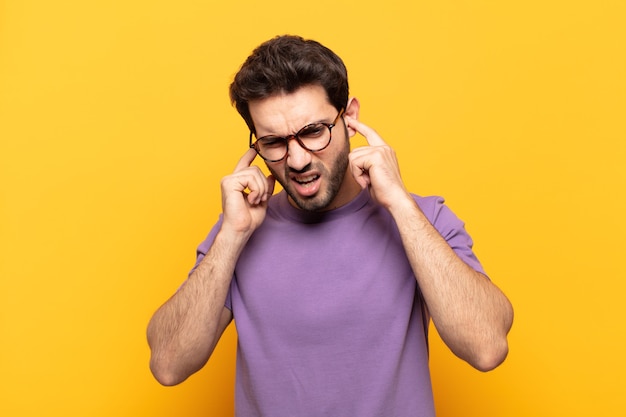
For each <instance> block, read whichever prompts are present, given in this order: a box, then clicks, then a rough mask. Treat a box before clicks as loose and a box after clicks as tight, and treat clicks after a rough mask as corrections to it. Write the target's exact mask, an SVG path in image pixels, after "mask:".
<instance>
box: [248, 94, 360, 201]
mask: <svg viewBox="0 0 626 417" xmlns="http://www.w3.org/2000/svg"><path fill="white" fill-rule="evenodd" d="M249 109H250V114H251V116H252V120H253V122H254V126H255V129H256V136H257V137H263V136H267V135H276V136H289V135H292V134H294V133H296V132H298V131H299V130H300V129H301V128H302V127H304V126H306V125H308V124H311V123H318V122H323V123H332V122H333V120H335V118H336V117H337V109H335V107H333V106H332V105H331V104H330V102H329V101H328V98H327V97H326V92H325V91H324V89H323V88H322V87H321V86H317V85H312V86H305V87H302V88H300V89H299V90H297V91H295V92H294V93H291V94H279V95H275V96H272V97H269V98H266V99H263V100H258V101H253V102H250V103H249ZM288 151H289V152H288V154H287V156H286V157H285V158H284V159H282V160H280V161H278V162H266V164H267V167H268V169H269V170H270V172H271V173H272V175H273V176H274V178H276V180H277V181H278V182H279V183H280V184H281V185H282V187H283V188H284V189H285V191H286V192H287V194H288V195H289V199H290V202H291V203H292V204H293V205H295V206H297V207H299V208H301V209H303V210H308V211H323V210H329V209H333V208H336V207H339V206H342V205H344V204H346V203H347V202H349V201H350V200H351V199H352V198H354V196H356V194H357V193H358V192H359V187H358V185H357V184H356V182H355V181H354V179H353V178H352V175H351V174H350V173H349V172H348V170H347V167H348V154H349V153H350V142H349V139H348V135H347V130H346V127H345V124H344V122H343V119H341V118H340V119H339V120H338V121H337V125H336V126H335V127H334V128H333V129H332V140H331V141H330V144H329V145H328V147H327V148H325V149H323V150H321V151H318V152H311V151H308V150H306V149H304V148H302V147H301V146H300V144H298V142H297V141H296V140H295V139H292V140H290V141H289V142H288Z"/></svg>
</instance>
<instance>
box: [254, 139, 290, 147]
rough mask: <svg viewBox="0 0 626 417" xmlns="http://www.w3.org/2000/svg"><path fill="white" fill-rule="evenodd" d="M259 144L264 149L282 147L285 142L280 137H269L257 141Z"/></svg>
mask: <svg viewBox="0 0 626 417" xmlns="http://www.w3.org/2000/svg"><path fill="white" fill-rule="evenodd" d="M259 143H260V144H261V146H263V147H265V148H277V147H280V146H283V144H284V143H285V140H284V139H283V138H280V137H275V138H274V137H269V138H261V139H259Z"/></svg>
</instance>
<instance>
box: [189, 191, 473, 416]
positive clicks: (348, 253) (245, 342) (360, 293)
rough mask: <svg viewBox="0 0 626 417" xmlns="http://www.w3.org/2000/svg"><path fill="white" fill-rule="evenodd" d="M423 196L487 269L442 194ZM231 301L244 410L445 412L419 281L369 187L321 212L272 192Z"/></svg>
mask: <svg viewBox="0 0 626 417" xmlns="http://www.w3.org/2000/svg"><path fill="white" fill-rule="evenodd" d="M414 198H415V200H416V201H417V203H418V205H419V206H420V208H421V209H422V211H423V212H424V213H425V215H426V216H427V217H428V219H429V220H430V222H431V223H432V224H433V225H434V226H435V228H436V229H437V230H438V231H439V233H440V234H441V235H442V236H443V237H444V238H445V239H446V240H447V242H448V243H449V244H450V246H451V247H452V248H453V249H454V251H455V252H456V253H457V255H458V256H459V257H460V258H461V259H463V260H464V261H465V262H466V263H467V264H469V265H470V266H471V267H473V268H474V269H476V270H478V271H480V272H482V273H484V271H483V269H482V267H481V265H480V263H479V262H478V260H477V259H476V257H475V256H474V254H473V252H472V240H471V238H470V237H469V235H468V234H467V233H466V232H465V229H464V225H463V222H462V221H460V220H459V219H458V218H457V217H456V216H455V215H454V214H453V213H452V212H451V211H450V210H449V209H448V208H447V207H446V206H445V205H444V204H443V199H442V198H440V197H425V198H423V197H417V196H414ZM220 223H221V218H220V221H219V222H218V224H217V225H216V226H215V227H214V228H213V230H212V231H211V233H210V234H209V236H208V237H207V239H206V240H205V241H204V242H203V243H202V244H201V245H200V246H199V248H198V260H197V262H200V260H201V259H202V258H203V257H204V255H205V254H206V252H207V251H208V249H209V247H210V245H211V243H212V242H213V239H214V237H215V235H216V233H217V231H218V230H219V226H220ZM226 306H227V307H228V308H229V309H231V310H232V312H233V317H234V321H235V324H236V327H237V334H238V347H237V371H236V384H235V385H236V387H235V413H236V415H237V416H238V417H252V416H255V417H256V416H264V417H283V416H284V417H295V416H297V417H307V416H311V417H313V416H314V417H320V416H329V417H413V416H415V417H418V416H419V417H427V416H434V415H435V411H434V405H433V397H432V389H431V381H430V373H429V369H428V341H427V330H428V319H427V318H426V317H424V315H423V308H424V307H423V304H422V300H421V296H420V294H419V289H418V288H417V284H416V280H415V277H414V275H413V271H412V269H411V267H410V265H409V263H408V260H407V258H406V254H405V252H404V248H403V246H402V242H401V240H400V235H399V233H398V229H397V227H396V224H395V222H394V220H393V219H392V217H391V216H390V215H389V213H388V212H387V211H386V210H385V209H384V208H382V207H380V206H378V205H377V204H376V203H375V202H374V201H373V200H371V199H370V196H369V193H368V192H367V191H363V192H361V193H360V194H359V195H358V196H357V197H356V198H355V199H354V200H353V201H351V202H350V203H348V204H347V205H345V206H342V207H340V208H339V209H336V210H332V211H328V212H323V213H311V212H305V211H302V210H298V209H296V208H294V207H293V206H291V205H290V204H289V202H288V200H287V196H286V194H285V192H284V191H283V192H281V193H279V194H277V195H275V196H273V197H272V198H271V199H270V202H269V207H268V211H267V215H266V219H265V221H264V222H263V224H262V225H261V226H260V227H259V228H258V229H257V230H256V231H255V233H254V234H253V236H252V237H251V239H250V240H249V242H248V244H247V245H246V247H245V249H244V250H243V252H242V254H241V256H240V257H239V261H238V262H237V266H236V268H235V274H234V277H233V280H232V282H231V287H230V291H229V294H228V298H227V300H226Z"/></svg>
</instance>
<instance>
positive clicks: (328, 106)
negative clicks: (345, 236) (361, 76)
mask: <svg viewBox="0 0 626 417" xmlns="http://www.w3.org/2000/svg"><path fill="white" fill-rule="evenodd" d="M230 95H231V99H232V100H233V102H234V104H235V106H236V107H237V110H238V111H239V113H240V114H241V116H242V117H243V118H244V120H245V121H246V123H247V124H248V127H249V128H250V131H251V132H252V133H253V136H254V137H256V139H257V140H256V142H255V143H254V146H255V149H257V152H259V151H261V152H260V155H261V156H262V157H263V159H265V163H266V165H267V167H268V169H269V170H270V172H271V173H272V175H273V176H274V178H275V179H276V180H277V181H278V182H279V183H280V184H281V185H282V186H283V188H284V189H285V191H286V192H287V194H288V195H289V197H290V201H291V203H292V204H293V205H295V206H297V207H299V208H301V209H303V210H309V211H323V210H328V209H332V208H334V207H339V206H341V205H343V204H346V203H347V202H348V201H350V200H351V199H352V198H354V196H355V195H356V194H358V192H359V190H360V187H359V185H358V184H357V183H356V182H355V180H354V178H353V177H352V175H351V174H350V172H349V170H348V169H347V167H348V154H349V153H350V141H349V139H350V136H352V135H354V134H355V133H356V131H355V130H354V129H348V128H347V126H346V124H345V122H344V119H343V117H342V115H344V116H349V117H352V118H354V119H357V118H358V112H359V103H358V101H357V100H356V99H354V98H352V99H350V100H348V79H347V71H346V68H345V66H344V64H343V62H342V61H341V59H340V58H339V57H338V56H337V55H335V54H334V53H333V52H332V51H331V50H329V49H328V48H326V47H324V46H322V45H320V44H319V43H317V42H315V41H309V40H304V39H302V38H299V37H295V36H280V37H277V38H274V39H272V40H270V41H267V42H265V43H264V44H262V45H261V46H259V47H258V48H257V49H256V50H255V51H254V52H253V53H252V55H251V56H250V57H249V58H248V59H247V60H246V62H245V63H244V64H243V66H242V68H241V70H240V71H239V72H238V73H237V75H236V76H235V80H234V81H233V83H232V84H231V87H230ZM342 111H343V113H342ZM331 129H332V132H331ZM304 132H310V133H304ZM253 136H252V135H251V141H252V138H253ZM259 139H260V140H259ZM303 140H304V141H306V143H305V142H303ZM257 142H258V143H257ZM321 142H323V143H321ZM308 146H311V147H308ZM261 149H264V151H262V150H261ZM263 152H266V153H265V154H264V153H263ZM281 155H282V158H281Z"/></svg>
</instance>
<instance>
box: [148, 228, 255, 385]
mask: <svg viewBox="0 0 626 417" xmlns="http://www.w3.org/2000/svg"><path fill="white" fill-rule="evenodd" d="M244 240H245V239H244ZM244 244H245V243H244V241H242V240H241V239H240V238H238V237H235V236H234V235H231V236H226V234H225V233H222V232H220V233H218V234H217V236H216V238H215V241H214V242H213V245H212V246H211V248H210V249H209V251H208V253H207V254H206V256H205V257H204V259H202V261H201V262H200V263H199V265H198V267H197V268H196V270H195V271H194V272H193V273H192V275H191V276H190V277H189V279H188V280H187V281H186V282H185V284H184V285H183V286H182V287H181V288H180V289H179V290H178V292H177V293H176V294H174V295H173V296H172V297H171V298H170V299H169V300H168V301H167V302H166V303H165V304H164V305H163V306H161V307H160V308H159V309H158V310H157V312H156V313H155V314H154V316H153V317H152V319H151V321H150V323H149V325H148V343H149V345H150V348H151V351H152V356H151V360H150V367H151V370H152V372H153V374H154V376H155V377H156V378H157V380H158V381H159V382H161V383H162V384H164V385H175V384H178V383H180V382H182V381H184V380H185V379H187V378H188V377H189V376H190V375H191V374H193V373H194V372H196V371H198V370H199V369H200V368H202V366H204V364H205V363H206V362H207V360H208V359H209V357H210V355H211V353H212V352H213V349H214V348H215V345H216V344H217V341H218V340H219V338H220V336H221V334H222V332H223V331H224V328H225V327H226V326H227V324H228V322H230V318H231V317H230V316H229V314H230V312H229V311H228V310H227V309H225V307H224V302H225V300H226V296H227V293H228V287H229V285H230V281H231V279H232V276H233V271H234V268H235V264H236V262H237V258H238V257H239V254H240V252H241V249H242V248H243V245H244Z"/></svg>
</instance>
